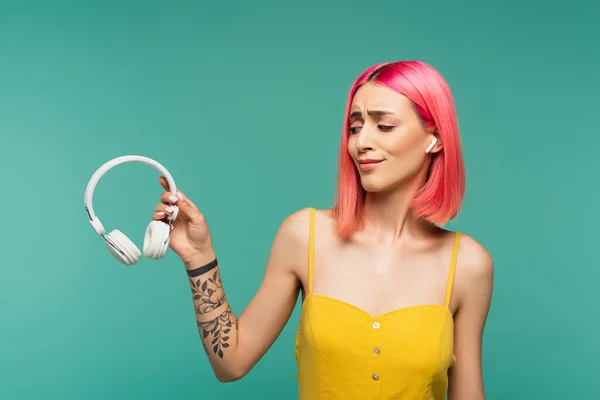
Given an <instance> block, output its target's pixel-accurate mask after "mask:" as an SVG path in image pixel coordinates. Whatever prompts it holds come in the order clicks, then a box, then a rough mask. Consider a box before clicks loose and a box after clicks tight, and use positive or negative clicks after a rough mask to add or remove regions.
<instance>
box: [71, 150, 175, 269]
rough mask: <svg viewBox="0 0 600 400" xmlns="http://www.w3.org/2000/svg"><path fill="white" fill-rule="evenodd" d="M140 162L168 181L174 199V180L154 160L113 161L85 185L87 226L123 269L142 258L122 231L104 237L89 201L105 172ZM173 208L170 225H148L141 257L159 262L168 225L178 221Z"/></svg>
mask: <svg viewBox="0 0 600 400" xmlns="http://www.w3.org/2000/svg"><path fill="white" fill-rule="evenodd" d="M132 161H135V162H141V163H143V164H147V165H149V166H151V167H153V168H154V169H156V170H157V171H159V172H160V173H162V175H163V176H164V177H165V178H166V179H167V182H168V183H169V191H170V192H171V193H173V194H175V195H177V187H176V186H175V181H174V180H173V177H172V176H171V174H170V173H169V171H167V169H166V168H165V167H163V166H162V165H161V164H160V163H158V162H157V161H155V160H152V159H151V158H148V157H142V156H135V155H129V156H122V157H117V158H114V159H112V160H110V161H108V162H106V163H104V164H103V165H102V166H101V167H100V168H98V169H97V170H96V172H95V173H94V175H92V177H91V178H90V181H89V182H88V185H87V187H86V189H85V196H84V199H83V200H84V204H85V210H86V211H87V213H88V216H89V218H90V224H92V227H93V228H94V230H95V231H96V233H97V234H98V235H101V236H102V237H103V238H104V240H105V241H106V246H107V247H108V250H109V251H110V253H111V254H112V255H113V256H114V257H115V258H116V259H117V260H118V261H119V262H121V263H123V264H125V265H133V264H135V263H137V262H138V261H139V259H140V258H141V255H142V254H141V253H140V250H139V249H138V248H137V247H136V245H135V244H134V243H133V242H132V241H131V240H130V239H129V238H128V237H127V236H125V235H124V234H123V233H122V232H121V231H119V230H117V229H115V230H113V231H112V232H110V233H109V234H106V231H105V230H104V226H103V225H102V222H100V219H98V217H97V216H96V215H95V214H94V208H93V206H92V197H93V195H94V189H95V188H96V185H97V184H98V181H99V180H100V178H101V177H102V175H104V174H105V173H106V172H107V171H108V170H110V169H111V168H113V167H116V166H117V165H119V164H123V163H126V162H132ZM171 207H173V209H174V211H173V213H172V214H171V215H170V216H169V217H168V220H169V223H168V224H167V223H165V222H163V221H151V222H150V224H148V228H146V234H145V236H144V256H145V257H147V258H150V259H152V260H158V259H159V258H162V257H163V256H164V255H165V254H166V252H167V250H168V248H169V239H170V234H171V229H172V227H173V226H172V225H171V222H172V221H174V220H175V218H177V213H178V211H179V209H178V207H177V206H171Z"/></svg>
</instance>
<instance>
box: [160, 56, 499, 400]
mask: <svg viewBox="0 0 600 400" xmlns="http://www.w3.org/2000/svg"><path fill="white" fill-rule="evenodd" d="M160 182H161V184H162V186H163V188H164V189H165V190H166V192H164V193H163V194H162V196H161V197H160V203H159V204H157V206H156V208H155V211H156V213H155V214H154V216H153V219H157V220H161V219H163V218H165V217H166V215H167V214H169V213H170V212H172V208H171V207H170V205H172V204H174V205H177V206H178V207H179V209H180V212H179V217H178V218H177V220H176V222H175V224H174V230H173V231H172V236H171V243H170V246H171V248H172V249H173V251H175V252H176V253H177V254H178V255H179V256H180V257H181V259H182V261H183V263H184V265H185V268H186V270H187V273H188V275H189V282H190V286H191V290H192V294H193V301H194V307H195V310H196V319H197V322H198V330H199V332H200V337H201V338H202V342H203V344H204V348H205V350H206V353H207V355H208V358H209V360H210V363H211V365H212V368H213V370H214V372H215V375H216V377H217V378H218V379H219V380H220V381H223V382H227V381H233V380H237V379H240V378H241V377H243V376H244V375H245V374H246V373H247V372H248V371H249V370H250V369H251V368H252V367H253V366H254V365H255V364H256V362H257V361H258V360H259V359H260V358H261V357H262V356H263V354H265V352H266V351H267V350H268V349H269V347H270V346H271V344H272V343H273V342H274V341H275V339H276V338H277V337H278V335H279V334H280V332H281V330H282V329H283V327H284V325H285V324H286V323H287V321H288V320H289V317H290V315H291V313H292V311H293V309H294V306H295V304H296V300H297V298H298V294H299V293H300V291H302V299H303V303H302V313H301V317H300V325H299V329H298V332H297V342H296V358H297V361H298V380H299V394H300V398H301V399H303V400H304V399H310V400H312V399H322V400H325V399H339V398H344V399H375V398H377V399H411V400H412V399H432V400H442V399H444V398H445V397H446V395H448V398H449V399H450V400H457V399H458V400H467V399H469V400H474V399H478V400H480V399H485V394H484V387H483V378H482V362H481V358H482V355H481V352H482V351H481V347H482V335H483V329H484V325H485V321H486V318H487V314H488V309H489V305H490V301H491V292H492V281H493V263H492V260H491V257H490V255H489V254H488V252H487V251H486V250H485V249H484V248H483V247H482V246H481V245H480V244H479V243H477V242H476V241H475V240H474V239H472V238H471V237H469V236H467V235H461V234H460V233H459V232H451V231H448V230H445V229H443V228H442V227H441V225H443V224H444V223H445V222H447V221H448V220H450V219H451V218H453V217H455V216H456V215H457V213H458V211H459V208H460V206H461V202H462V198H463V193H464V170H463V160H462V155H461V149H460V141H459V130H458V125H457V118H456V114H455V107H454V103H453V99H452V95H451V92H450V90H449V88H448V86H447V84H446V82H445V80H444V79H443V78H442V76H440V74H439V73H438V72H437V71H436V70H435V69H434V68H432V67H431V66H429V65H427V64H425V63H423V62H419V61H399V62H393V63H385V64H380V65H375V66H373V67H371V68H369V69H367V70H366V71H365V72H364V73H363V74H361V75H360V76H359V77H358V79H357V80H356V82H355V83H354V86H353V87H352V89H351V92H350V95H349V98H348V103H347V109H346V115H345V116H344V130H343V134H342V140H341V148H340V154H339V180H338V187H337V196H336V203H335V205H334V206H333V207H332V209H331V210H314V209H313V208H306V209H302V210H299V211H296V212H294V213H292V214H291V215H289V216H288V217H287V218H286V219H285V220H284V221H283V223H282V224H281V226H280V229H279V231H278V233H277V235H276V237H275V240H274V243H273V247H272V249H271V253H270V255H269V259H268V263H267V266H266V271H265V275H264V280H263V282H262V284H261V286H260V288H259V289H258V291H257V293H256V295H255V296H254V298H253V299H252V301H251V302H250V303H249V304H248V306H247V308H246V309H245V310H244V312H243V313H241V314H240V315H239V317H238V316H236V315H235V314H234V312H233V311H232V310H231V308H230V306H229V304H228V302H227V299H226V296H225V292H224V288H223V286H222V283H221V280H220V277H219V266H218V263H217V257H216V255H215V252H214V250H213V247H212V239H211V236H210V233H209V228H208V226H207V224H206V220H205V218H204V216H203V214H202V213H201V212H200V211H199V210H198V208H197V207H196V206H195V205H194V203H193V202H192V201H191V200H190V199H188V198H187V197H186V196H185V195H183V194H181V193H180V194H181V199H178V198H176V197H174V196H172V194H171V193H169V192H168V185H167V182H166V181H165V180H164V178H162V177H161V178H160Z"/></svg>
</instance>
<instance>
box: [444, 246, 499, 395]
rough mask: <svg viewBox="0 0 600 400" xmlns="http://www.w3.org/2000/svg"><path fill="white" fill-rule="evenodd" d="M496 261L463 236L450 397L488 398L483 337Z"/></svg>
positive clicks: (456, 291) (459, 256)
mask: <svg viewBox="0 0 600 400" xmlns="http://www.w3.org/2000/svg"><path fill="white" fill-rule="evenodd" d="M493 279H494V264H493V261H492V258H491V257H490V255H489V253H488V252H487V251H486V249H485V248H483V246H481V245H480V244H479V243H477V242H476V241H475V240H474V239H472V238H470V237H468V236H464V235H463V236H462V238H461V244H460V250H459V253H458V261H457V266H456V276H455V280H454V285H455V286H454V293H455V295H457V296H456V301H457V309H456V313H455V315H454V354H455V356H456V362H455V364H454V366H453V367H452V368H451V369H450V371H449V385H448V386H449V387H448V400H485V398H486V397H485V391H484V384H483V372H482V360H481V359H482V349H481V348H482V339H483V331H484V326H485V322H486V319H487V316H488V311H489V308H490V303H491V299H492V286H493Z"/></svg>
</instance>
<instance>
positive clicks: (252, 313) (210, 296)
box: [185, 209, 309, 382]
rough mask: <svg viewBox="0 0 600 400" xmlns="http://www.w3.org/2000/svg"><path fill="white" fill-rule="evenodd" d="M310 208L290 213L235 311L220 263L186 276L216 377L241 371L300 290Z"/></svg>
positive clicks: (202, 260)
mask: <svg viewBox="0 0 600 400" xmlns="http://www.w3.org/2000/svg"><path fill="white" fill-rule="evenodd" d="M308 226H309V210H308V209H303V210H299V211H296V212H294V213H293V214H291V215H289V216H288V217H287V218H286V219H285V220H284V221H283V223H282V224H281V226H280V227H279V230H278V232H277V234H276V236H275V239H274V241H273V244H272V247H271V251H270V254H269V258H268V261H267V265H266V268H265V272H264V276H263V280H262V283H261V285H260V287H259V288H258V291H257V292H256V294H255V296H254V297H253V298H252V300H251V301H250V303H249V304H248V306H247V307H246V309H245V310H244V311H243V312H242V313H241V314H240V315H239V317H237V316H236V315H235V313H234V312H233V310H232V308H231V306H230V305H229V302H228V301H227V298H226V296H225V289H224V285H223V282H222V280H221V276H220V270H219V267H218V266H217V267H215V268H213V269H211V270H209V271H208V272H206V273H203V274H202V275H199V276H195V277H188V279H189V284H190V289H191V293H192V298H193V304H194V310H195V315H196V321H197V324H198V332H199V334H200V338H201V340H202V344H203V346H204V349H205V351H206V354H207V356H208V359H209V362H210V365H211V367H212V369H213V371H214V373H215V376H216V377H217V379H218V380H219V381H221V382H232V381H236V380H239V379H241V378H242V377H244V376H245V375H246V374H247V373H248V372H249V371H250V370H251V369H252V368H253V366H254V365H255V364H256V363H257V362H258V361H259V360H260V359H261V357H262V356H263V355H264V354H265V353H266V351H267V350H268V349H269V348H270V347H271V345H272V344H273V343H274V342H275V340H276V339H277V337H278V336H279V334H280V333H281V331H282V330H283V328H284V327H285V324H286V323H287V321H288V320H289V318H290V316H291V314H292V312H293V310H294V307H295V305H296V301H297V299H298V294H299V291H300V287H301V283H300V279H299V275H298V271H300V268H303V267H305V266H306V265H305V264H306V262H307V259H308ZM215 257H216V256H215V253H214V251H213V250H211V251H207V252H204V253H203V254H202V255H199V256H198V257H196V258H195V259H194V261H193V262H190V263H189V264H186V265H185V267H186V269H188V270H193V269H196V268H200V267H202V266H203V265H206V264H208V263H210V262H211V261H213V260H214V259H215Z"/></svg>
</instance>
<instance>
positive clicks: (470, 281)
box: [455, 232, 494, 303]
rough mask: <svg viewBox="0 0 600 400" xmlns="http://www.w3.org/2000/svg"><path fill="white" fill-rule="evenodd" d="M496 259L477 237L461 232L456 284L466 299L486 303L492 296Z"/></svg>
mask: <svg viewBox="0 0 600 400" xmlns="http://www.w3.org/2000/svg"><path fill="white" fill-rule="evenodd" d="M493 280H494V261H493V259H492V256H491V255H490V252H489V251H488V250H487V249H486V248H485V247H484V246H483V245H482V244H481V243H480V242H478V241H477V240H476V239H475V238H473V237H472V236H470V235H467V234H464V233H462V232H461V235H460V242H459V247H458V254H457V260H456V271H455V286H456V289H457V291H458V292H459V293H463V294H465V296H461V297H463V298H464V299H465V300H467V301H470V300H469V299H475V301H481V302H483V303H485V302H486V301H488V300H489V297H490V296H491V290H492V286H493Z"/></svg>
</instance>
